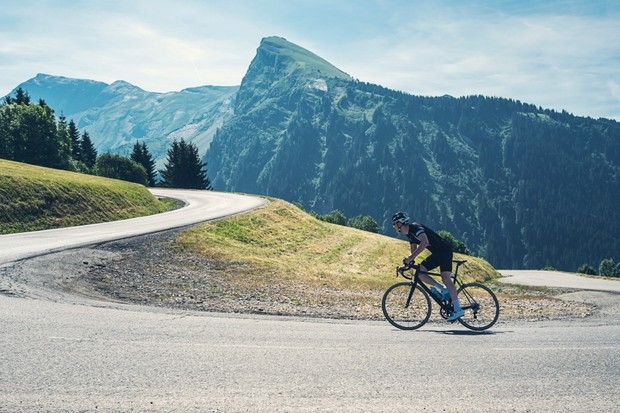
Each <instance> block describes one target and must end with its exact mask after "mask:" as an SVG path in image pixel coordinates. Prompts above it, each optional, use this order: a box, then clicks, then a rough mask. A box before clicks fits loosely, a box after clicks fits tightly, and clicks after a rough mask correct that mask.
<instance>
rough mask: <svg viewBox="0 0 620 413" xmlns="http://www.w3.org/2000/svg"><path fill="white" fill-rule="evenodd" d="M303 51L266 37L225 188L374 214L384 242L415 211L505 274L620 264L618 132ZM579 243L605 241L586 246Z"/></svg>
mask: <svg viewBox="0 0 620 413" xmlns="http://www.w3.org/2000/svg"><path fill="white" fill-rule="evenodd" d="M297 48H298V46H295V45H291V44H289V46H288V48H287V47H285V43H284V41H283V40H282V39H279V38H266V39H263V42H262V43H261V46H260V47H259V49H258V50H257V54H256V57H255V58H254V60H253V61H252V64H251V65H250V68H249V69H248V71H247V74H246V76H245V78H244V79H243V82H242V84H241V87H240V89H239V93H238V98H237V100H236V105H235V108H234V112H235V113H234V116H233V117H231V118H230V119H229V120H228V121H227V122H226V124H225V125H223V126H222V127H221V128H220V129H219V130H218V132H217V134H216V136H215V138H214V139H213V142H212V143H211V146H210V148H209V150H208V152H207V154H206V156H205V160H206V161H207V162H208V164H209V168H210V175H211V178H212V184H213V187H214V188H215V189H217V190H226V191H240V192H247V193H256V194H265V195H269V196H274V197H277V198H282V199H285V200H288V201H291V202H297V203H300V204H301V205H303V206H304V208H306V209H308V210H314V211H316V212H318V213H320V214H323V213H327V212H329V211H331V210H333V209H339V210H341V211H342V212H343V213H344V214H345V215H346V216H347V217H353V216H357V215H371V216H372V217H373V218H374V219H375V220H376V221H377V222H378V223H379V226H380V228H382V230H383V231H384V233H386V234H391V227H390V223H389V219H390V217H391V215H392V214H393V213H394V212H395V211H397V210H404V211H408V212H409V213H410V214H411V215H412V217H413V219H415V220H419V221H421V222H423V223H426V224H427V225H429V226H430V227H432V228H435V229H437V230H440V229H445V230H448V231H450V232H451V233H452V234H454V235H455V236H456V237H457V238H459V239H461V240H463V241H464V242H465V243H466V244H467V246H468V247H469V248H470V250H472V251H473V252H474V254H476V255H478V256H482V257H485V258H486V259H487V260H489V262H491V263H492V264H493V265H494V266H496V267H498V268H543V267H545V266H552V267H555V268H558V269H563V270H568V271H575V270H576V269H577V267H578V266H579V265H581V264H583V263H586V262H588V263H593V264H595V265H598V263H599V262H600V261H601V260H602V259H604V258H610V257H612V258H615V259H616V260H618V258H619V257H618V255H617V254H618V251H620V239H619V238H618V236H617V234H619V233H620V209H618V208H617V204H618V201H619V200H620V198H619V197H620V195H619V194H620V173H619V172H620V140H619V138H618V137H619V136H620V124H618V123H617V122H615V121H613V120H607V119H599V120H594V119H591V118H581V117H576V116H573V115H570V114H568V113H566V112H562V113H558V112H554V111H550V110H545V109H542V108H538V107H536V106H534V105H531V104H525V103H522V102H519V101H514V100H510V99H502V98H489V97H484V96H469V97H462V98H453V97H450V96H442V97H422V96H412V95H408V94H405V93H401V92H397V91H393V90H389V89H386V88H383V87H381V86H378V85H372V84H367V83H363V82H359V81H355V80H353V79H351V78H350V77H347V76H346V75H342V72H340V71H336V70H325V69H324V66H323V62H321V61H318V62H317V60H315V59H312V58H308V57H307V56H306V55H304V56H303V57H299V53H298V52H297ZM296 59H303V60H302V62H301V63H299V62H297V61H296ZM291 68H294V70H292V69H291ZM577 238H579V239H596V240H597V241H596V242H585V243H582V244H581V245H580V246H579V247H578V248H575V242H577V240H576V239H577Z"/></svg>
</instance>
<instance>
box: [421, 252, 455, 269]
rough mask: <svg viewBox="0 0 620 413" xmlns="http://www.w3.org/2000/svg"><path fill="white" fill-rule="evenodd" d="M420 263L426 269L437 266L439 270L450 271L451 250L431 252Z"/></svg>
mask: <svg viewBox="0 0 620 413" xmlns="http://www.w3.org/2000/svg"><path fill="white" fill-rule="evenodd" d="M420 265H423V266H424V267H425V268H426V269H427V270H428V271H431V270H432V269H434V268H437V267H439V268H440V269H441V272H444V271H450V272H452V251H439V252H433V253H432V254H431V255H429V256H428V257H426V259H425V260H424V261H422V262H421V263H420Z"/></svg>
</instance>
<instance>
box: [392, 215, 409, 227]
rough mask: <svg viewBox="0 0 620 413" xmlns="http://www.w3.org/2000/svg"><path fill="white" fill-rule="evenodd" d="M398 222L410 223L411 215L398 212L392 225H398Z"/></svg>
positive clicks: (393, 218)
mask: <svg viewBox="0 0 620 413" xmlns="http://www.w3.org/2000/svg"><path fill="white" fill-rule="evenodd" d="M397 222H400V223H401V224H403V225H409V217H408V216H407V214H405V213H404V212H397V213H395V214H394V216H393V217H392V225H396V223H397Z"/></svg>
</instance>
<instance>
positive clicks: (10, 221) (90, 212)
mask: <svg viewBox="0 0 620 413" xmlns="http://www.w3.org/2000/svg"><path fill="white" fill-rule="evenodd" d="M173 208H174V205H171V204H169V203H164V202H161V201H158V200H157V199H156V198H155V197H154V196H153V195H152V194H151V193H150V192H149V191H148V189H146V188H145V187H144V186H142V185H138V184H132V183H129V182H123V181H118V180H114V179H107V178H101V177H97V176H92V175H85V174H78V173H73V172H67V171H60V170H56V169H50V168H43V167H39V166H33V165H28V164H23V163H18V162H12V161H6V160H0V234H9V233H15V232H26V231H36V230H42V229H50V228H61V227H67V226H75V225H84V224H92V223H96V222H106V221H114V220H120V219H126V218H134V217H138V216H144V215H150V214H155V213H159V212H164V211H167V210H170V209H173Z"/></svg>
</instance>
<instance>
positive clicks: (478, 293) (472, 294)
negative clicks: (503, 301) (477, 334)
mask: <svg viewBox="0 0 620 413" xmlns="http://www.w3.org/2000/svg"><path fill="white" fill-rule="evenodd" d="M457 296H458V298H459V303H460V304H461V307H462V308H463V310H464V311H465V315H463V316H462V317H461V318H459V319H458V320H459V322H460V323H461V324H462V325H464V326H465V327H467V328H469V329H470V330H474V331H483V330H486V329H488V328H490V327H491V326H493V324H495V323H496V322H497V319H498V318H499V302H498V301H497V297H496V296H495V294H494V293H493V291H491V290H490V289H489V287H487V286H486V285H482V284H479V283H468V284H463V285H462V286H461V287H460V288H459V289H458V291H457Z"/></svg>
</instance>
